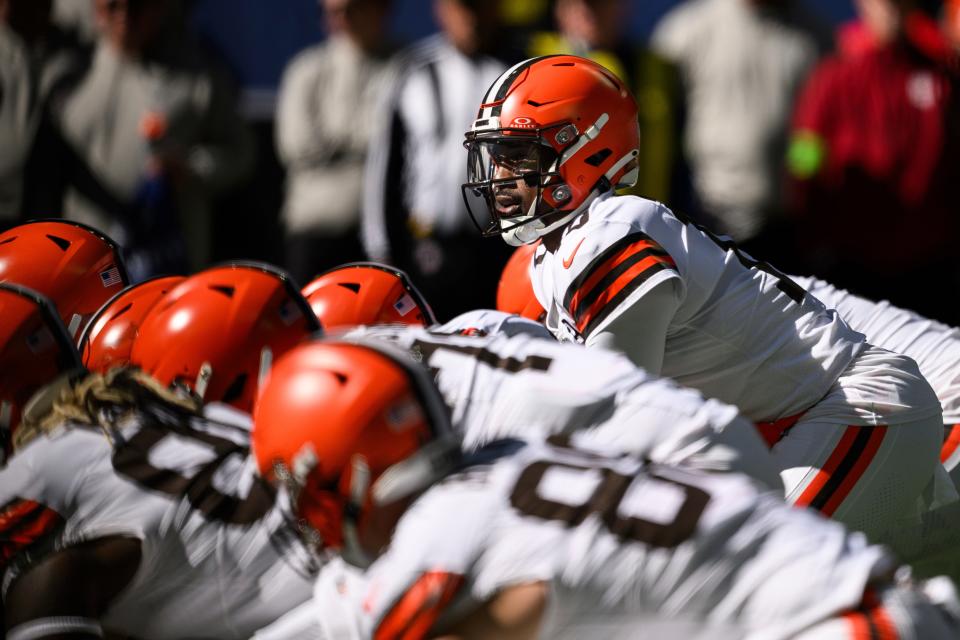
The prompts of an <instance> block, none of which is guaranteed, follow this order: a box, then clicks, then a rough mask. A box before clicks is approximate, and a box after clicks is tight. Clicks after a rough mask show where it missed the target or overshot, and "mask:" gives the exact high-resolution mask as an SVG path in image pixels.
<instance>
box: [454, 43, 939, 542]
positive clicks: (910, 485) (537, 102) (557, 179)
mask: <svg viewBox="0 0 960 640" xmlns="http://www.w3.org/2000/svg"><path fill="white" fill-rule="evenodd" d="M636 118H637V110H636V105H635V103H634V101H633V98H632V97H631V96H630V94H629V92H628V91H627V90H626V88H625V87H624V86H623V84H622V83H621V82H620V81H619V80H618V79H617V78H615V77H614V76H612V75H611V74H610V73H609V72H608V71H606V70H605V69H603V68H602V67H600V66H598V65H596V64H595V63H593V62H590V61H588V60H585V59H583V58H577V57H574V56H556V57H548V58H541V59H533V60H528V61H526V62H524V63H521V64H520V65H518V66H517V67H515V68H514V69H512V70H511V71H510V72H509V73H506V74H504V75H503V76H501V77H500V78H499V79H498V80H497V81H496V82H495V83H494V84H493V85H492V86H491V87H490V89H489V90H488V92H487V94H486V97H485V98H484V100H483V102H482V104H481V106H480V112H479V114H478V119H477V121H476V123H475V125H474V127H473V128H472V129H471V130H470V131H469V132H468V133H467V136H466V137H467V146H468V150H469V160H468V165H469V168H470V172H471V178H470V182H468V183H467V184H465V185H464V193H465V196H466V197H467V198H468V200H469V201H470V202H471V204H472V205H473V207H476V208H477V209H481V210H482V214H483V215H486V214H489V215H490V216H491V217H492V218H493V222H492V223H491V224H490V225H489V226H488V227H487V229H486V233H487V235H490V236H497V235H499V236H502V238H503V239H504V240H505V241H506V242H508V243H509V244H512V245H515V246H516V245H520V244H528V243H532V242H535V241H536V240H538V239H540V246H539V247H538V248H537V250H536V253H535V256H534V260H533V263H532V266H531V271H530V273H531V280H532V283H533V288H534V292H535V294H536V296H537V299H538V300H539V301H540V302H541V304H542V305H543V307H544V308H545V309H546V310H547V319H546V324H547V327H548V328H549V329H550V330H551V331H552V332H553V333H554V334H555V335H556V336H557V337H558V338H560V339H568V340H576V341H584V342H585V343H586V344H587V346H591V347H596V346H600V347H607V348H612V349H617V350H620V351H622V352H623V353H625V354H626V355H627V356H628V357H629V358H630V359H631V360H632V361H633V362H634V363H635V364H636V365H638V366H641V367H643V368H644V369H646V370H647V371H649V372H650V373H652V374H656V375H663V376H666V377H670V378H672V379H674V380H676V381H677V382H678V383H680V384H682V385H685V386H689V387H692V388H695V389H697V390H699V391H700V392H701V393H703V394H704V395H706V396H707V397H711V398H716V399H718V400H721V401H723V402H728V403H730V404H734V405H736V406H738V407H739V408H740V410H741V411H742V412H743V414H744V415H745V416H747V417H748V418H750V419H751V420H753V421H755V422H756V423H758V427H759V428H760V429H761V432H762V433H763V434H764V436H765V438H766V439H767V442H768V443H769V444H770V446H771V447H772V449H771V450H772V453H773V456H774V460H775V461H776V463H777V465H778V467H779V468H780V470H781V477H782V478H783V481H784V484H785V485H786V489H787V495H786V497H787V500H788V501H789V502H792V503H795V504H798V505H802V506H811V507H813V508H815V509H818V510H820V511H822V512H823V513H824V514H826V515H829V516H832V517H834V518H836V519H838V520H840V521H841V522H844V523H845V524H847V525H849V526H851V527H852V528H854V529H859V530H862V531H865V532H866V533H867V534H868V535H870V536H872V539H873V540H874V541H878V542H880V541H882V542H885V543H889V544H891V545H893V546H894V548H896V547H897V546H898V545H901V546H902V545H907V544H912V543H913V541H910V540H894V539H890V538H889V537H888V536H889V535H891V534H890V531H891V528H893V527H894V524H895V523H896V522H897V521H898V520H899V519H903V518H905V519H913V520H914V521H916V522H917V524H918V526H917V531H916V533H917V535H920V531H919V521H918V518H919V514H920V512H922V511H925V510H928V509H930V508H932V507H933V506H935V505H937V504H940V503H943V502H945V501H950V500H954V501H955V500H957V493H956V490H955V489H954V488H953V486H952V483H951V482H950V481H949V478H948V477H947V475H946V472H945V471H944V469H943V467H942V466H941V465H940V462H939V456H938V454H939V451H940V446H941V440H942V429H943V427H942V416H941V410H940V405H939V402H938V401H937V398H936V395H935V394H934V392H933V390H932V389H931V388H930V386H929V384H928V383H927V382H926V381H925V380H924V379H923V377H922V376H921V374H920V371H919V370H918V368H917V366H916V363H914V362H913V361H912V360H910V359H909V358H906V357H904V356H900V355H897V354H894V353H890V352H887V351H885V350H882V349H879V348H877V347H874V346H872V345H870V344H869V343H867V342H866V341H865V340H864V337H863V335H861V334H859V333H856V332H854V331H853V330H851V329H850V328H849V327H848V326H847V325H846V324H845V323H844V322H843V321H842V319H841V318H840V317H839V316H838V315H837V314H836V313H833V312H830V311H828V310H827V309H826V308H825V307H824V306H823V304H822V303H821V302H819V301H818V300H816V299H815V298H814V297H813V296H808V295H807V294H806V292H805V291H804V290H803V289H802V288H801V287H799V286H798V285H797V284H796V283H794V282H792V281H791V280H790V279H789V278H787V277H786V276H784V275H783V274H781V273H780V272H779V271H777V270H776V269H774V268H773V267H772V266H770V265H768V264H766V263H762V262H758V261H757V260H755V259H753V258H752V257H751V256H749V255H748V254H745V253H743V252H741V251H740V250H739V249H738V247H737V246H736V245H735V244H734V243H733V242H732V241H730V240H729V238H725V237H718V236H716V235H714V234H713V233H712V232H710V231H709V230H707V229H704V228H702V227H699V226H697V225H695V224H693V223H691V222H689V221H687V220H685V219H682V218H679V217H677V216H676V215H674V214H673V213H672V212H671V211H670V210H669V209H667V208H666V207H665V206H663V205H662V204H659V203H656V202H652V201H648V200H644V199H642V198H637V197H633V196H615V195H613V190H614V189H615V188H617V187H618V186H620V185H624V184H632V183H633V180H634V176H635V173H636V163H635V162H634V159H635V158H636V156H637V154H638V149H637V147H638V145H639V139H638V135H637V123H636ZM518 121H520V122H532V123H536V125H535V126H530V127H517V126H516V123H517V122H518ZM478 215H480V214H478ZM918 496H919V500H918Z"/></svg>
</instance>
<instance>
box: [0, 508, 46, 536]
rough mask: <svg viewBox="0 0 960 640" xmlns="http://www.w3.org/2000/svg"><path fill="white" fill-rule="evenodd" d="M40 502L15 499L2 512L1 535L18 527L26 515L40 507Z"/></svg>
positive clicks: (0, 520) (0, 516) (0, 521)
mask: <svg viewBox="0 0 960 640" xmlns="http://www.w3.org/2000/svg"><path fill="white" fill-rule="evenodd" d="M40 508H41V506H40V504H39V503H37V502H34V501H33V500H19V499H17V500H13V501H12V502H10V503H8V504H7V506H6V507H5V508H4V510H3V511H2V512H0V535H3V533H4V532H6V531H7V530H9V529H12V528H14V527H16V526H17V525H18V524H19V523H20V522H21V521H22V520H23V518H24V517H26V516H27V515H29V514H30V513H31V512H33V511H36V510H37V509H40Z"/></svg>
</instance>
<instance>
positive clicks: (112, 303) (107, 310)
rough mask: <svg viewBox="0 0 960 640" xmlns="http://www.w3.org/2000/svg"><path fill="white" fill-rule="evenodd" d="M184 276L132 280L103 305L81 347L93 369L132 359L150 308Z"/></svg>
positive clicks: (85, 330) (106, 367)
mask: <svg viewBox="0 0 960 640" xmlns="http://www.w3.org/2000/svg"><path fill="white" fill-rule="evenodd" d="M184 279H185V278H184V277H183V276H160V277H157V278H151V279H150V280H145V281H143V282H141V283H139V284H133V285H130V286H129V287H127V288H126V289H124V290H123V291H121V292H120V293H118V294H116V295H115V296H113V297H112V298H110V299H109V300H108V301H107V302H106V304H104V305H103V306H102V307H100V310H99V311H97V312H96V313H95V314H94V315H93V317H92V318H90V322H88V323H87V326H86V328H85V329H84V330H83V333H81V334H80V340H79V342H78V349H79V350H80V354H81V356H82V358H83V364H84V366H86V367H87V369H89V370H90V371H97V372H99V373H106V372H107V370H108V369H110V368H111V367H118V366H121V365H124V364H127V363H129V362H130V351H131V349H132V348H133V342H134V340H135V339H136V337H137V332H138V331H139V330H140V325H141V324H142V323H143V320H144V318H146V317H147V314H148V313H149V312H150V310H151V309H153V307H154V306H155V305H156V304H157V303H158V302H159V301H160V300H161V299H162V298H163V296H165V295H166V294H167V293H169V292H170V290H171V289H173V287H175V286H176V285H178V284H180V283H181V282H183V280H184Z"/></svg>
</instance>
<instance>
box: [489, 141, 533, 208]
mask: <svg viewBox="0 0 960 640" xmlns="http://www.w3.org/2000/svg"><path fill="white" fill-rule="evenodd" d="M541 155H542V154H541V152H540V149H539V148H538V145H535V144H530V143H518V144H517V143H514V144H511V143H500V144H497V145H495V147H494V148H493V149H492V153H491V156H492V158H493V162H494V170H493V179H494V180H495V181H498V180H504V182H495V183H494V188H493V196H494V205H495V208H496V213H497V217H499V218H512V217H515V216H519V215H524V214H528V213H533V212H532V211H531V208H532V207H533V206H534V203H535V202H536V201H537V195H538V193H539V191H540V189H539V184H540V171H541V170H542V158H541ZM509 178H517V179H516V180H514V181H512V182H510V181H509V180H508V179H509Z"/></svg>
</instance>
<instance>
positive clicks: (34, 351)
mask: <svg viewBox="0 0 960 640" xmlns="http://www.w3.org/2000/svg"><path fill="white" fill-rule="evenodd" d="M0 364H2V366H0V466H3V464H4V462H5V460H6V459H7V458H8V457H9V455H10V453H11V452H12V444H13V434H14V432H15V431H16V429H17V427H18V426H19V424H20V418H21V415H22V412H23V409H24V407H25V405H26V404H27V403H28V401H29V400H30V398H31V397H32V396H33V395H34V394H35V393H36V392H37V391H38V390H39V389H40V388H41V387H43V386H44V385H47V384H48V383H50V382H53V381H54V380H55V379H56V378H57V377H58V376H61V375H63V374H66V373H71V372H75V371H81V370H82V369H83V365H82V364H81V363H80V356H79V354H78V353H77V350H76V347H74V345H73V341H72V340H71V339H70V337H69V336H68V335H67V331H66V329H65V328H64V327H63V323H61V322H60V317H59V316H58V315H57V310H56V308H55V307H54V306H53V303H51V302H50V301H49V300H47V299H46V298H45V297H44V296H42V295H40V294H39V293H37V292H36V291H33V290H31V289H28V288H26V287H22V286H20V285H17V284H13V283H9V282H2V283H0Z"/></svg>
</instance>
